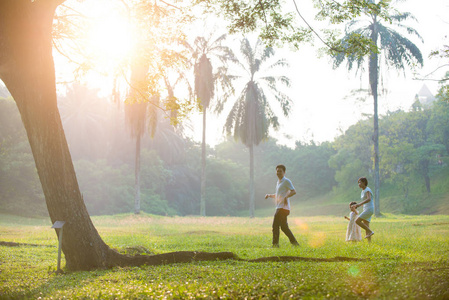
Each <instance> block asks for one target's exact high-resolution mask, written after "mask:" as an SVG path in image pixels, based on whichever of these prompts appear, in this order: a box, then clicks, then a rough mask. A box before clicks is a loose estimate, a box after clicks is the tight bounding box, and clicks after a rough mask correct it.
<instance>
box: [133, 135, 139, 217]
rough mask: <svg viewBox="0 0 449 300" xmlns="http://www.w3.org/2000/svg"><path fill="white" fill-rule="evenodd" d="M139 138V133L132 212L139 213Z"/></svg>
mask: <svg viewBox="0 0 449 300" xmlns="http://www.w3.org/2000/svg"><path fill="white" fill-rule="evenodd" d="M140 140H141V135H140V134H138V135H137V136H136V157H135V164H134V179H135V183H134V213H135V214H136V215H138V214H140Z"/></svg>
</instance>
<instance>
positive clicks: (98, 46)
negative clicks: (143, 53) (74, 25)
mask: <svg viewBox="0 0 449 300" xmlns="http://www.w3.org/2000/svg"><path fill="white" fill-rule="evenodd" d="M102 8H103V11H101V10H99V11H100V12H101V14H98V15H97V16H96V17H95V21H94V22H93V23H92V26H91V28H90V30H89V32H88V35H87V41H88V47H89V49H90V52H91V53H92V57H94V59H95V64H96V65H97V67H100V68H101V69H110V68H113V67H114V66H116V65H118V64H119V63H120V62H121V61H122V60H124V59H125V58H127V56H128V55H129V54H130V52H131V48H132V44H133V42H132V32H131V26H130V24H129V22H128V20H127V18H126V17H125V16H122V15H120V14H118V13H117V12H113V11H108V10H105V7H104V6H103V7H102ZM99 9H101V8H99Z"/></svg>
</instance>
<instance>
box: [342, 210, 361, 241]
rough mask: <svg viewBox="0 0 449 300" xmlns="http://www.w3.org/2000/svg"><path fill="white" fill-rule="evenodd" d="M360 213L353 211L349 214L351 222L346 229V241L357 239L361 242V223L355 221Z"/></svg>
mask: <svg viewBox="0 0 449 300" xmlns="http://www.w3.org/2000/svg"><path fill="white" fill-rule="evenodd" d="M357 216H358V214H356V213H355V212H353V211H351V213H350V214H349V224H348V229H347V230H346V241H347V242H350V241H355V242H359V241H361V240H362V229H361V228H360V226H359V225H357V224H356V223H355V220H356V219H357Z"/></svg>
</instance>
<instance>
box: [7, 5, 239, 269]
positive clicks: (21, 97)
mask: <svg viewBox="0 0 449 300" xmlns="http://www.w3.org/2000/svg"><path fill="white" fill-rule="evenodd" d="M62 2H63V1H56V0H55V1H52V0H38V1H34V2H33V1H30V0H0V78H1V79H2V80H3V82H4V83H5V84H6V87H7V88H8V90H9V92H10V93H11V95H12V96H13V98H14V100H15V101H16V103H17V107H18V108H19V111H20V115H21V118H22V122H23V124H24V127H25V130H26V132H27V135H28V140H29V142H30V146H31V150H32V153H33V156H34V160H35V164H36V168H37V172H38V175H39V179H40V181H41V184H42V189H43V192H44V195H45V201H46V203H47V208H48V212H49V215H50V218H51V221H52V222H55V221H65V222H66V223H65V225H64V236H63V241H62V251H63V252H64V255H65V259H66V267H67V268H68V269H70V270H89V269H94V268H107V267H112V266H126V265H142V264H148V265H150V264H160V263H170V262H184V261H192V260H204V259H205V260H216V259H227V258H232V257H234V255H233V254H232V253H214V254H208V253H196V252H179V253H178V252H176V253H167V254H163V255H155V256H137V257H129V256H124V255H120V254H119V253H118V252H116V251H114V250H112V249H110V248H109V247H108V246H107V245H106V244H105V243H104V242H103V240H102V239H101V237H100V236H99V234H98V232H97V230H96V229H95V227H94V225H93V224H92V221H91V219H90V217H89V214H88V212H87V209H86V206H85V205H84V201H83V198H82V195H81V193H80V190H79V187H78V182H77V179H76V176H75V170H74V167H73V164H72V160H71V157H70V153H69V149H68V145H67V141H66V138H65V135H64V131H63V128H62V123H61V118H60V116H59V111H58V108H57V105H56V86H55V69H54V63H53V57H52V36H51V33H52V22H53V16H54V12H55V9H56V7H57V5H58V4H59V3H62Z"/></svg>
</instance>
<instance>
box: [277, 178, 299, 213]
mask: <svg viewBox="0 0 449 300" xmlns="http://www.w3.org/2000/svg"><path fill="white" fill-rule="evenodd" d="M294 189H295V187H294V186H293V183H292V182H291V181H290V179H288V178H287V177H285V176H284V177H283V178H282V179H281V180H278V182H277V184H276V198H275V199H276V209H278V208H283V209H287V210H290V198H287V203H284V197H285V195H286V194H287V192H288V191H289V190H294Z"/></svg>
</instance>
